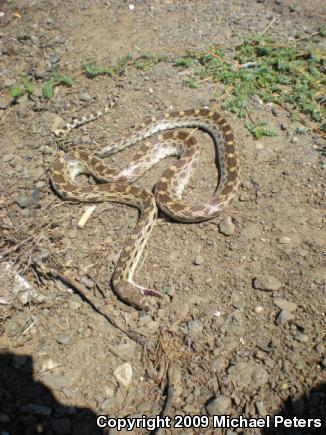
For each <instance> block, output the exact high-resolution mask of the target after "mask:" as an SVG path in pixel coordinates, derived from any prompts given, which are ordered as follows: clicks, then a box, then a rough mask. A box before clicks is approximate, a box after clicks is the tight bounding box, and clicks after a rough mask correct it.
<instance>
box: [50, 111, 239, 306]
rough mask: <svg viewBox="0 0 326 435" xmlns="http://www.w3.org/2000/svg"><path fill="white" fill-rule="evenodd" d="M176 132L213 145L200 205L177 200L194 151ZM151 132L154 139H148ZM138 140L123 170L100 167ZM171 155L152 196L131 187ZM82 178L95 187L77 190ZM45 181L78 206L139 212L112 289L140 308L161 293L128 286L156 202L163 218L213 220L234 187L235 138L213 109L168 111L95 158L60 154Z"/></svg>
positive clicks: (190, 141)
mask: <svg viewBox="0 0 326 435" xmlns="http://www.w3.org/2000/svg"><path fill="white" fill-rule="evenodd" d="M106 111H107V109H106ZM101 115H102V113H101V112H98V113H97V114H96V115H91V116H89V117H88V118H86V117H85V118H83V119H82V120H80V121H77V120H76V121H75V122H74V123H72V124H67V125H66V127H65V129H58V130H56V131H55V133H56V135H57V136H62V135H65V134H66V133H67V132H68V131H69V130H71V129H72V128H75V127H76V126H79V125H82V124H85V123H86V122H89V121H92V120H94V119H96V118H98V117H99V116H101ZM176 128H195V129H199V130H202V131H204V132H206V133H208V134H209V135H210V136H211V138H212V139H213V141H214V144H215V146H216V151H217V165H218V169H219V183H218V187H217V189H216V191H215V194H214V196H213V198H212V199H211V200H210V201H207V202H205V203H203V204H199V205H191V204H188V203H185V202H183V201H182V200H181V194H182V192H183V190H184V188H185V186H186V184H187V182H188V180H189V178H190V174H191V171H192V169H193V167H194V166H195V164H196V162H197V158H198V155H199V152H200V149H199V144H198V143H197V141H196V139H195V138H194V137H193V135H192V134H191V133H189V131H182V130H175V129H176ZM155 133H159V134H158V135H156V136H153V135H155ZM144 139H147V140H146V141H145V142H144V143H143V145H142V146H141V147H140V149H139V151H138V152H137V153H136V154H135V156H134V158H133V159H132V161H131V162H130V164H129V165H128V166H127V167H125V168H124V169H122V170H115V169H112V168H109V167H108V166H107V165H106V164H104V162H103V160H102V159H103V157H106V156H108V155H111V154H114V153H116V152H119V151H121V150H122V149H124V148H126V147H129V146H131V145H134V144H135V143H136V142H138V141H140V140H144ZM171 155H175V156H178V157H179V159H178V160H177V161H176V162H175V163H174V164H173V165H172V166H170V167H169V168H168V169H166V170H165V171H164V172H163V174H162V176H161V178H160V180H159V181H158V183H157V184H156V186H155V194H154V195H153V194H152V193H150V192H149V191H147V190H145V189H142V188H140V187H138V186H136V185H134V184H131V183H132V182H133V181H135V180H136V179H137V178H139V177H140V176H141V175H143V174H144V172H146V171H147V170H148V169H149V168H151V167H152V166H153V165H154V164H155V163H157V162H158V161H160V160H161V159H163V158H164V157H166V156H171ZM82 173H83V174H89V175H92V176H93V177H94V178H95V179H96V180H97V181H99V182H100V184H96V185H87V186H80V185H78V184H77V183H76V182H75V181H74V179H75V177H76V176H77V175H79V174H82ZM50 180H51V183H52V186H53V188H54V189H55V190H56V191H57V193H58V194H59V195H60V196H61V197H62V198H63V199H68V200H70V201H78V202H103V201H113V202H118V203H123V204H128V205H132V206H134V207H137V208H138V209H139V211H140V217H139V220H138V223H137V225H136V226H135V228H134V230H133V232H132V234H131V236H130V238H129V240H128V241H127V243H126V244H125V246H124V248H123V250H122V253H121V255H120V258H119V260H118V263H117V265H116V268H115V270H114V273H113V276H112V285H113V288H114V291H115V292H116V294H117V295H118V296H119V297H120V298H121V299H122V300H123V301H125V302H126V303H128V304H130V305H133V306H135V307H136V308H138V309H146V308H147V307H148V297H149V296H157V297H161V294H160V293H159V292H157V291H156V290H151V289H148V288H144V287H142V286H140V285H138V284H136V283H134V282H133V275H134V273H135V271H136V269H137V265H138V263H139V260H140V257H141V254H142V251H143V249H144V247H145V244H146V242H147V240H148V238H149V235H150V232H151V230H152V227H153V224H154V222H155V219H156V215H157V205H156V203H157V204H158V206H159V208H160V209H161V210H163V211H164V212H165V213H166V214H167V215H168V216H170V217H171V218H173V219H176V220H178V221H182V222H200V221H205V220H209V219H212V218H214V217H215V216H217V214H218V213H219V212H220V211H221V210H222V209H224V208H225V207H226V205H227V204H228V203H229V201H230V199H231V198H232V197H233V196H234V195H235V192H236V190H237V187H238V184H239V166H238V158H237V151H236V144H235V138H234V134H233V132H232V129H231V127H230V126H229V124H228V123H227V122H226V121H225V119H224V118H223V117H222V116H221V115H219V114H218V113H217V112H215V111H213V110H209V109H197V110H185V111H178V112H170V113H166V114H163V115H162V116H158V117H152V118H151V119H149V120H148V121H146V122H145V123H143V124H142V125H141V126H140V129H138V130H137V131H136V132H135V133H134V134H132V135H131V136H130V137H128V138H127V139H124V140H122V141H120V142H118V143H115V144H113V145H110V146H108V147H105V148H103V149H102V150H100V151H98V152H97V153H96V155H94V154H93V153H91V152H90V151H88V150H86V149H82V148H80V149H77V150H73V151H70V152H68V153H66V154H65V153H63V152H62V151H60V152H59V153H58V158H57V159H56V161H55V162H54V164H53V166H52V168H51V170H50Z"/></svg>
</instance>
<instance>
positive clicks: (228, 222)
mask: <svg viewBox="0 0 326 435" xmlns="http://www.w3.org/2000/svg"><path fill="white" fill-rule="evenodd" d="M219 230H220V233H222V234H224V235H225V236H231V234H233V233H234V230H235V225H234V224H233V222H232V219H231V218H230V216H225V218H224V219H223V220H222V221H221V222H220V224H219Z"/></svg>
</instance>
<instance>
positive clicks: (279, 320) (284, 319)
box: [276, 310, 295, 326]
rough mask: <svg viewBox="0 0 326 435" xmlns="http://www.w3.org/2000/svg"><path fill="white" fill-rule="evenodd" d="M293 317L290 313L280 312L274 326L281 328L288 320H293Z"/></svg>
mask: <svg viewBox="0 0 326 435" xmlns="http://www.w3.org/2000/svg"><path fill="white" fill-rule="evenodd" d="M294 318H295V316H294V315H293V314H292V313H289V312H288V311H285V310H282V311H281V312H280V314H279V315H278V316H277V318H276V324H277V325H279V326H281V325H285V324H286V323H287V322H289V321H290V320H293V319H294Z"/></svg>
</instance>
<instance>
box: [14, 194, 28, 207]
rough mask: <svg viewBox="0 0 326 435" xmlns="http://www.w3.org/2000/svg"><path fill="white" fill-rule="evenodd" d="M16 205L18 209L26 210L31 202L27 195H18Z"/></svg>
mask: <svg viewBox="0 0 326 435" xmlns="http://www.w3.org/2000/svg"><path fill="white" fill-rule="evenodd" d="M16 202H17V204H18V205H19V207H20V208H27V207H29V206H30V205H31V203H32V200H31V198H30V197H29V196H27V195H20V196H19V197H18V198H17V199H16Z"/></svg>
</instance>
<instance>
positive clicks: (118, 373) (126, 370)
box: [113, 362, 132, 388]
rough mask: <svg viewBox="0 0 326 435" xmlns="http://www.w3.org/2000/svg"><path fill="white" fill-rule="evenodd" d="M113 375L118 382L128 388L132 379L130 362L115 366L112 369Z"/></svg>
mask: <svg viewBox="0 0 326 435" xmlns="http://www.w3.org/2000/svg"><path fill="white" fill-rule="evenodd" d="M113 375H114V376H115V378H116V380H117V381H118V382H119V383H120V384H122V385H123V386H124V387H125V388H128V387H129V385H130V384H131V381H132V367H131V364H130V363H129V362H127V363H125V364H122V365H121V366H119V367H117V368H116V369H115V370H114V372H113Z"/></svg>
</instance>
